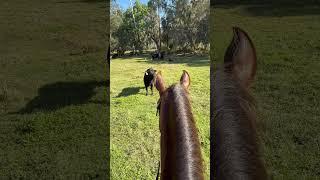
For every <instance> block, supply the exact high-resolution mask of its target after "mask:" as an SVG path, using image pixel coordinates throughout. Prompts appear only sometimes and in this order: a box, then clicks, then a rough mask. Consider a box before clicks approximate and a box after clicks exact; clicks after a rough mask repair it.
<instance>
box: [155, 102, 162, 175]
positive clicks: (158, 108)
mask: <svg viewBox="0 0 320 180" xmlns="http://www.w3.org/2000/svg"><path fill="white" fill-rule="evenodd" d="M160 106H161V101H160V99H159V100H158V102H157V112H156V116H158V113H159V114H160ZM159 174H160V161H158V172H157V177H156V180H158V179H159Z"/></svg>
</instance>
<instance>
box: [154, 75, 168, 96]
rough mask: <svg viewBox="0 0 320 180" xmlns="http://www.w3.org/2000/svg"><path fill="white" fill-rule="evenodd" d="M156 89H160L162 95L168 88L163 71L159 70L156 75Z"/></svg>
mask: <svg viewBox="0 0 320 180" xmlns="http://www.w3.org/2000/svg"><path fill="white" fill-rule="evenodd" d="M155 84H156V89H157V90H158V91H159V94H160V96H161V95H162V93H163V92H164V91H165V90H166V87H165V84H164V80H163V78H162V74H161V71H158V73H157V75H156V82H155Z"/></svg>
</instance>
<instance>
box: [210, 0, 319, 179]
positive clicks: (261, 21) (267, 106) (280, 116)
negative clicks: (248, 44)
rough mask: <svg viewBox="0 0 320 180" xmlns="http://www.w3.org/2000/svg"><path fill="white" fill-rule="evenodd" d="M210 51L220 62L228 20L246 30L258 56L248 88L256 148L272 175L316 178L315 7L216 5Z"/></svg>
mask: <svg viewBox="0 0 320 180" xmlns="http://www.w3.org/2000/svg"><path fill="white" fill-rule="evenodd" d="M211 10H212V11H211V13H212V15H211V25H210V26H211V27H213V28H212V29H211V35H212V36H211V41H210V42H211V47H212V51H211V55H212V56H211V57H212V62H213V64H214V65H217V64H219V63H221V61H222V60H223V56H224V52H225V49H226V47H227V45H228V44H229V42H230V41H231V38H232V29H231V27H232V26H239V27H241V28H243V29H244V30H246V31H247V32H248V33H249V35H250V36H251V38H252V40H253V42H254V44H255V46H256V51H257V56H258V72H257V78H256V83H255V85H254V87H253V92H254V95H255V97H256V98H257V101H258V105H259V107H258V113H259V115H258V116H259V124H260V127H259V128H260V134H261V139H262V145H263V147H262V149H263V155H264V157H265V161H266V164H267V168H268V172H269V173H270V175H271V176H272V177H273V178H274V179H303V178H306V179H320V169H319V165H320V159H319V157H320V124H319V120H320V109H319V108H320V91H319V89H320V81H319V79H320V71H319V70H320V61H319V59H320V36H319V29H320V13H319V12H320V7H319V6H304V7H302V6H275V5H269V6H265V5H246V6H245V5H241V6H239V5H236V4H227V5H217V6H215V7H214V8H212V9H211Z"/></svg>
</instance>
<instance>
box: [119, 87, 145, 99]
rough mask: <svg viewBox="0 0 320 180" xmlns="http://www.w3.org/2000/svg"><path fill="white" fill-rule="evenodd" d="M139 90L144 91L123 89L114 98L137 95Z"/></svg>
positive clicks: (136, 88)
mask: <svg viewBox="0 0 320 180" xmlns="http://www.w3.org/2000/svg"><path fill="white" fill-rule="evenodd" d="M140 89H144V87H128V88H123V89H122V91H121V92H120V93H119V94H118V95H117V96H116V98H119V97H127V96H131V95H135V94H138V93H139V91H140Z"/></svg>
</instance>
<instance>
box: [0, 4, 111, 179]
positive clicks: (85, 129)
mask: <svg viewBox="0 0 320 180" xmlns="http://www.w3.org/2000/svg"><path fill="white" fill-rule="evenodd" d="M105 6H106V3H105V2H104V1H85V0H83V1H81V0H79V1H72V0H65V1H57V0H48V1H45V2H44V1H40V0H33V1H29V0H23V1H18V0H11V1H1V2H0V21H1V23H0V41H1V42H2V43H1V44H0V54H1V55H0V67H1V69H0V127H1V128H0V159H1V161H0V179H7V178H10V177H11V178H12V179H18V178H19V177H20V178H24V179H52V178H55V179H56V178H57V179H61V178H62V177H64V178H68V177H69V179H79V178H81V177H82V178H90V177H92V178H96V177H97V178H98V179H99V178H100V179H105V178H106V176H107V172H108V160H107V153H108V144H107V143H108V139H107V138H108V137H107V127H108V126H107V125H108V114H107V110H106V103H107V102H106V99H107V98H106V97H107V95H106V89H107V84H108V83H107V81H106V78H107V77H106V74H107V73H106V64H105V62H104V55H105V49H106V42H105V39H106V33H105V29H106V22H105V20H106V17H105V13H106V10H105V9H106V7H105ZM59 177H60V178H59ZM64 178H62V179H64Z"/></svg>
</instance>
